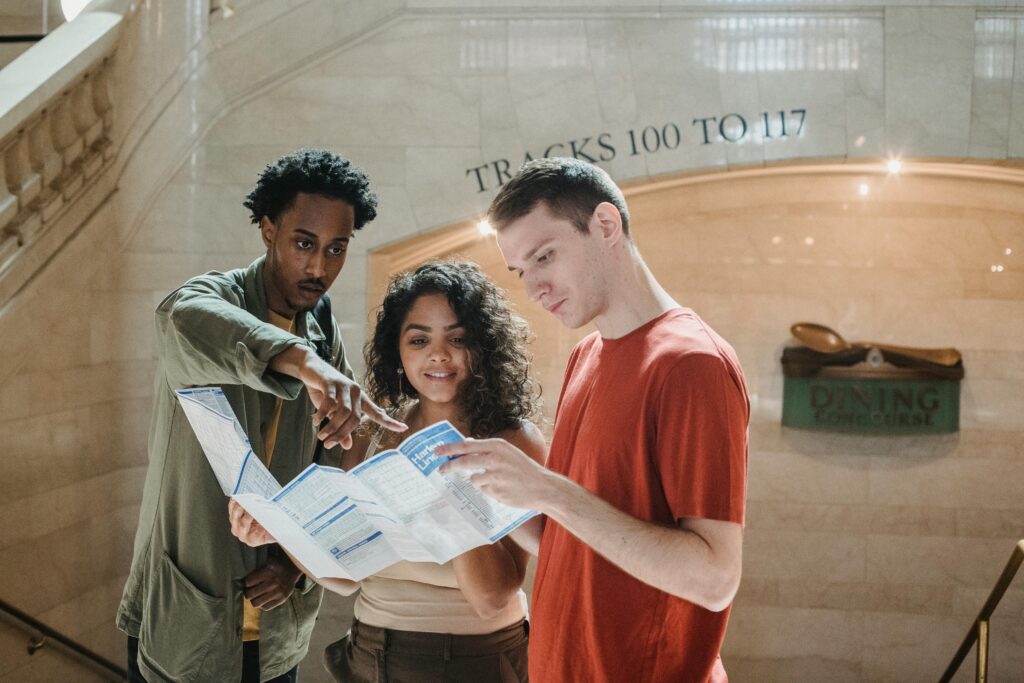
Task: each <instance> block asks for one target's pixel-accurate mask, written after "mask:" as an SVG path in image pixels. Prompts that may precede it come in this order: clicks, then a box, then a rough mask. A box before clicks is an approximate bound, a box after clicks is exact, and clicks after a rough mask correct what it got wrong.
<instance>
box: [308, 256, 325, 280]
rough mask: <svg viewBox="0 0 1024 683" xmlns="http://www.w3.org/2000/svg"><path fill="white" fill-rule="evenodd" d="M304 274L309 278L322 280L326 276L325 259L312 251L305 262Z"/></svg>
mask: <svg viewBox="0 0 1024 683" xmlns="http://www.w3.org/2000/svg"><path fill="white" fill-rule="evenodd" d="M306 272H307V274H308V275H309V277H315V278H317V279H320V278H323V277H324V275H326V274H327V259H326V258H325V257H324V255H323V253H322V252H320V251H319V250H317V251H314V252H313V253H312V254H310V256H309V260H308V261H306Z"/></svg>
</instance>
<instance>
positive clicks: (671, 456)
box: [654, 353, 750, 524]
mask: <svg viewBox="0 0 1024 683" xmlns="http://www.w3.org/2000/svg"><path fill="white" fill-rule="evenodd" d="M663 377H664V381H663V383H662V386H661V391H660V392H659V398H658V407H657V421H656V422H655V424H654V428H655V429H656V430H657V431H656V434H657V436H656V446H655V454H654V457H655V461H656V462H655V467H656V468H657V470H658V473H659V475H660V477H661V482H662V486H663V487H664V492H665V499H666V500H667V501H668V506H669V509H670V510H671V511H672V515H673V517H674V518H675V519H676V520H677V521H678V520H679V519H680V518H682V517H701V518H704V519H715V520H720V521H727V522H736V523H739V524H742V523H743V515H744V499H745V496H746V486H747V423H748V421H749V417H750V403H749V399H748V397H747V392H746V388H745V386H744V384H743V380H742V379H741V377H740V376H738V375H737V374H735V372H734V371H733V370H732V369H731V368H730V366H729V365H728V364H727V362H726V361H725V360H724V359H722V358H721V357H719V356H716V355H713V354H707V353H690V354H687V355H685V356H683V357H682V358H680V359H679V360H678V361H676V363H675V364H674V366H673V367H672V368H671V369H669V370H668V371H667V372H666V373H665V374H664V376H663Z"/></svg>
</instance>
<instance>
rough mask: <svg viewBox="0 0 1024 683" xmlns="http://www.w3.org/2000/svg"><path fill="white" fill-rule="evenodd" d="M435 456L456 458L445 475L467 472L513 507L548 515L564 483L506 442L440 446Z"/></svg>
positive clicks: (469, 441)
mask: <svg viewBox="0 0 1024 683" xmlns="http://www.w3.org/2000/svg"><path fill="white" fill-rule="evenodd" d="M434 454H435V455H439V456H455V457H452V459H451V460H449V461H448V462H446V463H445V464H444V465H442V466H441V471H442V472H443V473H445V474H448V473H453V472H465V473H467V474H469V475H470V477H469V479H470V481H472V482H473V485H474V486H476V487H477V488H478V489H480V490H481V491H483V492H484V493H486V494H487V495H489V496H491V497H493V498H496V499H498V500H500V501H501V502H502V503H505V504H506V505H511V506H512V507H517V508H525V509H529V510H539V511H541V512H545V511H546V508H547V507H548V506H549V505H551V504H552V503H553V502H554V501H556V500H557V499H558V496H559V495H560V491H561V489H562V486H563V484H564V483H565V480H564V479H563V477H561V476H559V475H557V474H555V473H554V472H552V471H551V470H549V469H547V468H546V467H544V466H543V465H541V464H539V463H537V462H535V461H534V460H533V459H531V458H530V456H528V455H527V454H526V453H524V452H523V451H522V450H520V449H518V448H516V447H515V446H513V445H512V444H510V443H509V442H508V441H505V440H504V439H466V440H465V441H463V442H461V443H453V444H444V445H442V446H438V447H437V450H435V451H434Z"/></svg>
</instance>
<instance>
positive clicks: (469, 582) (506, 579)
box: [452, 541, 525, 619]
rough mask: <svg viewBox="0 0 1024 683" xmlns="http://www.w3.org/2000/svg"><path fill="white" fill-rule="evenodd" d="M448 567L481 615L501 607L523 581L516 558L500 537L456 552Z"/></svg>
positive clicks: (502, 607)
mask: <svg viewBox="0 0 1024 683" xmlns="http://www.w3.org/2000/svg"><path fill="white" fill-rule="evenodd" d="M524 566H525V560H524ZM452 567H453V569H454V570H455V578H456V580H457V581H458V583H459V590H461V591H462V593H463V595H465V596H466V600H467V601H468V602H469V604H470V605H472V607H473V609H474V610H476V612H477V614H479V615H480V617H482V618H484V619H487V618H489V617H492V616H494V615H495V614H497V613H499V612H500V611H501V610H503V609H504V608H505V607H506V606H507V605H508V601H509V600H511V599H512V598H513V596H515V594H516V591H517V590H519V587H520V586H521V585H522V584H523V572H522V571H521V569H520V567H519V565H518V564H517V562H516V558H515V557H514V556H513V554H512V553H511V552H510V551H509V549H508V548H506V547H505V545H504V544H503V543H501V542H500V541H499V542H497V543H493V544H491V545H485V546H480V547H478V548H473V549H472V550H469V551H467V552H464V553H462V554H461V555H458V556H456V557H455V558H454V559H453V560H452Z"/></svg>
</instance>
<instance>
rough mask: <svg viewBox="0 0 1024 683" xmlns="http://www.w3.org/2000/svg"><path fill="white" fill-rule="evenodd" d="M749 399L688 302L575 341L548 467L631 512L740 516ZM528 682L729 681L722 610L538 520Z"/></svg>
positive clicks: (726, 353)
mask: <svg viewBox="0 0 1024 683" xmlns="http://www.w3.org/2000/svg"><path fill="white" fill-rule="evenodd" d="M749 417H750V402H749V399H748V396H747V390H746V385H745V383H744V381H743V373H742V371H741V370H740V365H739V361H738V360H737V358H736V354H735V352H734V351H733V349H732V347H731V346H729V344H728V343H727V342H725V340H723V339H722V338H721V337H719V336H718V335H717V334H716V333H715V332H714V331H713V330H712V329H711V328H709V327H708V326H707V325H706V324H705V323H704V322H703V321H702V320H701V319H700V318H699V317H697V315H696V314H695V313H694V312H693V311H691V310H689V309H679V308H676V309H672V310H670V311H666V312H665V313H663V314H662V315H660V316H658V317H657V318H655V319H654V320H652V321H650V322H648V323H646V324H645V325H643V326H641V327H639V328H637V329H636V330H633V331H632V332H630V333H629V334H628V335H626V336H625V337H622V338H620V339H614V340H609V339H602V338H601V336H600V335H599V334H596V333H595V334H592V335H590V336H588V337H587V338H586V339H584V340H583V341H582V342H580V343H579V345H578V346H577V347H576V348H575V349H574V350H573V353H572V356H571V357H570V358H569V365H568V368H567V369H566V373H565V382H564V384H563V386H562V394H561V396H560V397H559V402H558V411H557V414H556V417H555V430H554V436H553V439H552V442H551V453H550V456H549V459H548V467H550V468H551V469H552V470H554V471H555V472H558V473H560V474H564V475H566V476H567V477H569V478H570V479H572V480H573V481H575V482H577V483H578V484H580V485H581V486H583V487H584V488H586V489H587V490H589V491H591V492H592V493H594V494H595V495H597V496H598V497H600V498H602V499H604V500H605V501H608V502H609V503H611V504H612V505H614V506H615V507H617V508H618V509H620V510H622V511H623V512H626V513H628V514H630V515H633V516H634V517H637V518H639V519H642V520H647V521H650V522H655V523H658V524H670V525H676V524H677V522H678V520H679V519H680V518H682V517H702V518H705V519H716V520H723V521H729V522H736V523H739V524H742V523H743V508H744V497H745V494H746V479H747V423H748V420H749ZM532 602H533V606H532V615H531V623H530V626H531V628H530V653H529V661H530V680H531V681H534V682H535V683H560V682H563V681H564V682H565V683H577V682H579V681H587V683H600V682H602V681H607V682H609V683H642V682H647V681H650V682H654V681H658V682H661V681H671V682H673V683H675V682H685V683H689V682H690V681H694V682H704V681H715V682H717V681H725V680H726V675H725V670H724V669H723V668H722V665H721V661H720V660H719V659H718V652H719V649H720V647H721V644H722V640H723V638H724V636H725V627H726V622H727V621H728V617H729V610H728V609H726V610H725V611H723V612H718V613H715V612H710V611H708V610H706V609H704V608H702V607H699V606H697V605H695V604H693V603H691V602H688V601H686V600H683V599H681V598H677V597H673V596H672V595H669V594H668V593H665V592H664V591H661V590H658V589H656V588H653V587H651V586H649V585H647V584H645V583H641V582H640V581H638V580H637V579H634V578H633V577H631V576H629V575H628V574H626V573H625V572H623V571H622V570H620V569H618V568H617V567H616V566H615V565H613V564H611V563H610V562H608V561H607V560H605V559H604V558H602V557H601V556H600V555H598V554H597V553H595V552H594V551H592V550H591V549H590V548H589V547H587V546H586V545H584V544H583V543H581V542H580V541H579V540H577V539H576V537H575V536H573V535H572V534H570V533H569V532H568V531H566V530H565V529H564V528H563V527H561V526H560V525H559V524H557V523H556V522H554V521H553V520H550V519H547V520H545V527H544V532H543V535H542V537H541V544H540V553H539V557H538V562H537V576H536V579H535V583H534V588H533V601H532Z"/></svg>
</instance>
